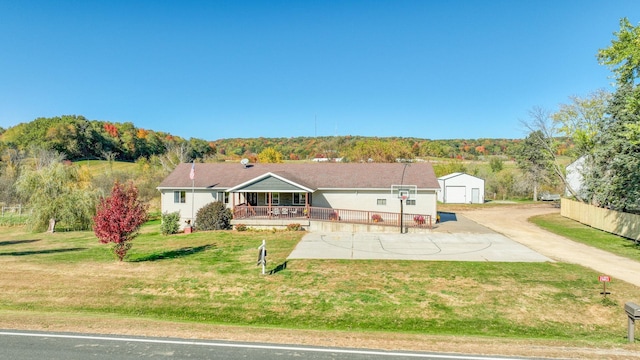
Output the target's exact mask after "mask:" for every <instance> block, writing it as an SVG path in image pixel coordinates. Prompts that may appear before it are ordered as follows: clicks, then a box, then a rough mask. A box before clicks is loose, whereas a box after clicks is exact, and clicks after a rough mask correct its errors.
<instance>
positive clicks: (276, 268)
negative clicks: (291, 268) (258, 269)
mask: <svg viewBox="0 0 640 360" xmlns="http://www.w3.org/2000/svg"><path fill="white" fill-rule="evenodd" d="M286 268H287V262H286V261H285V262H283V263H282V264H280V265H278V266H276V267H275V268H273V269H272V270H271V271H269V275H273V274H276V273H279V272H280V271H282V270H284V269H286Z"/></svg>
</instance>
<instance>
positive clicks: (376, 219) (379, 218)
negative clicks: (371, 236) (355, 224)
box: [371, 214, 382, 222]
mask: <svg viewBox="0 0 640 360" xmlns="http://www.w3.org/2000/svg"><path fill="white" fill-rule="evenodd" d="M371 220H373V222H381V221H382V216H380V215H379V214H373V215H371Z"/></svg>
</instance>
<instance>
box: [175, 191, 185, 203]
mask: <svg viewBox="0 0 640 360" xmlns="http://www.w3.org/2000/svg"><path fill="white" fill-rule="evenodd" d="M173 202H174V203H176V204H178V203H182V204H184V203H186V202H187V192H186V191H174V192H173Z"/></svg>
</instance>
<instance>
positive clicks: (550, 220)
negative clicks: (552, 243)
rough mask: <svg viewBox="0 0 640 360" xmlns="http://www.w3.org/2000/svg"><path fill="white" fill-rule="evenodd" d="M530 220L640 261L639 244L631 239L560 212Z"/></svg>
mask: <svg viewBox="0 0 640 360" xmlns="http://www.w3.org/2000/svg"><path fill="white" fill-rule="evenodd" d="M530 221H531V222H533V223H534V224H536V225H538V226H540V227H541V228H544V229H547V230H549V231H551V232H553V233H555V234H558V235H562V236H564V237H566V238H569V239H571V240H573V241H577V242H581V243H583V244H586V245H589V246H593V247H596V248H598V249H602V250H605V251H608V252H610V253H613V254H616V255H620V256H623V257H626V258H629V259H632V260H635V261H640V246H638V244H636V243H635V242H634V241H633V240H629V239H625V238H622V237H620V236H616V235H613V234H610V233H608V232H605V231H601V230H598V229H594V228H592V227H589V226H587V225H584V224H581V223H579V222H577V221H574V220H571V219H569V218H565V217H563V216H561V215H560V214H549V215H541V216H535V217H533V218H531V219H530Z"/></svg>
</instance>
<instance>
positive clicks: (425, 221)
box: [232, 204, 433, 229]
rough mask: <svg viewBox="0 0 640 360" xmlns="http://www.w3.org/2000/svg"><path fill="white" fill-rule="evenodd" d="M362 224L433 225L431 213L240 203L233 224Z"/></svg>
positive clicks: (234, 211) (279, 225) (425, 226)
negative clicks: (314, 222)
mask: <svg viewBox="0 0 640 360" xmlns="http://www.w3.org/2000/svg"><path fill="white" fill-rule="evenodd" d="M313 221H316V222H318V221H319V222H330V223H336V224H337V223H341V224H361V225H367V226H369V225H372V226H384V227H395V228H397V229H400V228H401V227H402V228H406V229H431V228H432V227H433V219H432V218H431V216H430V215H424V214H412V213H402V214H400V213H393V212H381V211H362V210H349V209H334V208H324V207H314V206H309V205H306V206H251V205H248V204H244V205H238V206H235V207H234V208H233V221H232V223H233V224H243V225H247V226H255V227H266V228H270V227H286V226H287V225H289V224H293V223H297V224H300V225H301V226H303V227H305V228H307V227H309V226H310V225H311V222H313Z"/></svg>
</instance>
